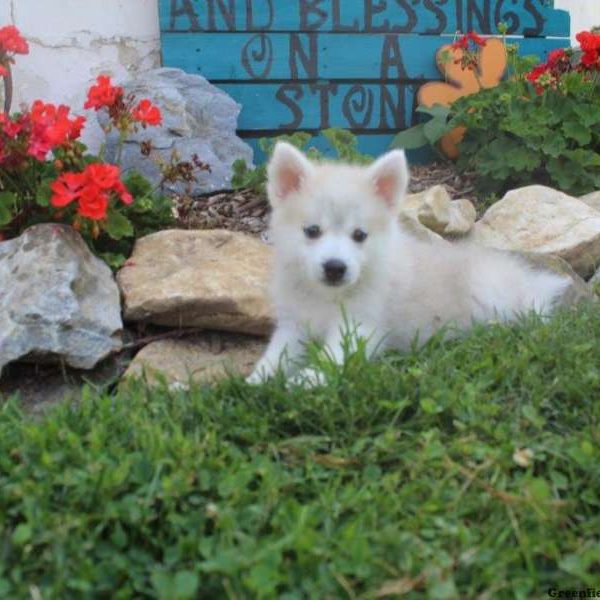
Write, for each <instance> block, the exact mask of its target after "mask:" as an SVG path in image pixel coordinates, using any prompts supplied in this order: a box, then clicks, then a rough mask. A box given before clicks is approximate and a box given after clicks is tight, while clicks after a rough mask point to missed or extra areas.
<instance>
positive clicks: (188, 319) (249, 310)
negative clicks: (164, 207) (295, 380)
mask: <svg viewBox="0 0 600 600" xmlns="http://www.w3.org/2000/svg"><path fill="white" fill-rule="evenodd" d="M271 263H272V248H270V247H269V246H267V245H266V244H264V243H263V242H261V241H259V240H257V239H255V238H252V237H250V236H247V235H245V234H242V233H237V232H231V231H225V230H218V229H216V230H208V231H184V230H168V231H161V232H159V233H155V234H152V235H149V236H147V237H144V238H141V239H139V240H138V241H137V242H136V245H135V248H134V251H133V255H132V257H131V259H130V260H129V261H128V262H127V264H126V265H125V266H124V267H123V268H122V269H121V271H120V272H119V274H118V276H117V281H118V283H119V286H120V288H121V292H122V294H123V299H124V317H125V319H126V320H128V321H145V322H148V323H154V324H156V325H166V326H173V327H204V328H206V329H211V330H219V331H233V332H237V333H249V334H255V335H268V334H269V333H270V332H271V330H272V328H273V324H274V315H273V310H272V308H271V303H270V300H269V293H268V281H269V273H270V269H271Z"/></svg>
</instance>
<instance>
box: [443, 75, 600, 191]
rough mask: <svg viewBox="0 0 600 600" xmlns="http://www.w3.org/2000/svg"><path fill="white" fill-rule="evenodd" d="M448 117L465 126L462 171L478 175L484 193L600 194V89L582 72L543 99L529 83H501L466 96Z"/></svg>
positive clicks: (565, 81) (460, 160) (565, 79)
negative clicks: (541, 188)
mask: <svg viewBox="0 0 600 600" xmlns="http://www.w3.org/2000/svg"><path fill="white" fill-rule="evenodd" d="M451 115H452V116H451V118H450V121H449V125H448V126H449V127H451V128H452V127H455V126H463V127H466V128H467V132H466V134H465V137H464V140H463V141H462V143H461V144H460V146H459V148H460V156H459V159H458V166H459V168H461V169H463V170H471V171H475V173H476V174H477V176H478V185H479V189H480V190H481V191H484V192H495V193H498V194H500V193H502V192H504V191H506V190H507V189H510V188H514V187H518V186H522V185H529V184H531V183H540V184H543V185H548V186H551V187H555V188H558V189H561V190H563V191H565V192H567V193H570V194H572V195H575V196H580V195H583V194H585V193H587V192H591V191H594V190H597V189H600V88H598V86H597V84H596V82H595V81H594V80H589V79H587V78H586V76H585V75H584V74H581V73H569V74H567V75H565V76H564V77H563V78H562V82H561V87H560V89H548V90H546V91H544V92H543V93H542V94H539V95H538V94H537V93H536V92H535V91H534V90H533V87H532V85H531V84H529V83H524V82H518V81H507V82H503V83H501V84H500V85H499V86H498V87H496V88H493V89H489V90H484V91H482V92H479V93H478V94H474V95H473V96H468V97H466V98H461V99H460V100H458V101H457V102H456V104H455V105H454V106H453V107H452V113H451Z"/></svg>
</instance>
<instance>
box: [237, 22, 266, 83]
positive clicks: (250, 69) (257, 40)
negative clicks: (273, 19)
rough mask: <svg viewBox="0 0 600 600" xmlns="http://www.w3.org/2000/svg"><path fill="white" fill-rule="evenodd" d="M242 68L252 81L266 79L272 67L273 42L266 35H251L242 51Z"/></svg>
mask: <svg viewBox="0 0 600 600" xmlns="http://www.w3.org/2000/svg"><path fill="white" fill-rule="evenodd" d="M242 66H243V67H244V69H245V70H246V73H248V75H250V77H252V79H267V78H268V77H269V75H270V74H271V68H272V67H273V42H272V41H271V38H270V37H269V36H268V35H267V34H266V33H257V34H256V35H253V36H252V37H251V38H250V39H249V40H248V42H247V43H246V45H245V46H244V48H243V49H242Z"/></svg>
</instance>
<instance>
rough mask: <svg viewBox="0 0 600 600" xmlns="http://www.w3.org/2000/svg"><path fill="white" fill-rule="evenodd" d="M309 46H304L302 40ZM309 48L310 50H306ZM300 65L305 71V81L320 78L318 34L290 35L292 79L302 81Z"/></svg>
mask: <svg viewBox="0 0 600 600" xmlns="http://www.w3.org/2000/svg"><path fill="white" fill-rule="evenodd" d="M303 39H304V40H307V41H308V44H304V45H303V44H302V40H303ZM305 46H308V50H307V49H306V48H305ZM299 63H301V64H302V68H303V69H304V74H305V79H318V78H319V47H318V46H317V34H316V33H306V34H302V33H292V34H291V35H290V74H291V78H292V79H300V78H301V77H300V69H299V68H298V66H299Z"/></svg>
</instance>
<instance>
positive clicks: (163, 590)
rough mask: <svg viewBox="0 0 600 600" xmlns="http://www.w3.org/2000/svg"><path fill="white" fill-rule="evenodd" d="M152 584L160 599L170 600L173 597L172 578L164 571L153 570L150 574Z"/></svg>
mask: <svg viewBox="0 0 600 600" xmlns="http://www.w3.org/2000/svg"><path fill="white" fill-rule="evenodd" d="M150 580H151V581H152V585H153V587H154V589H155V590H156V593H157V595H158V597H159V598H160V600H170V599H171V598H173V593H172V588H173V578H172V577H171V575H169V573H166V572H165V571H154V572H153V573H152V575H151V576H150Z"/></svg>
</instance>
